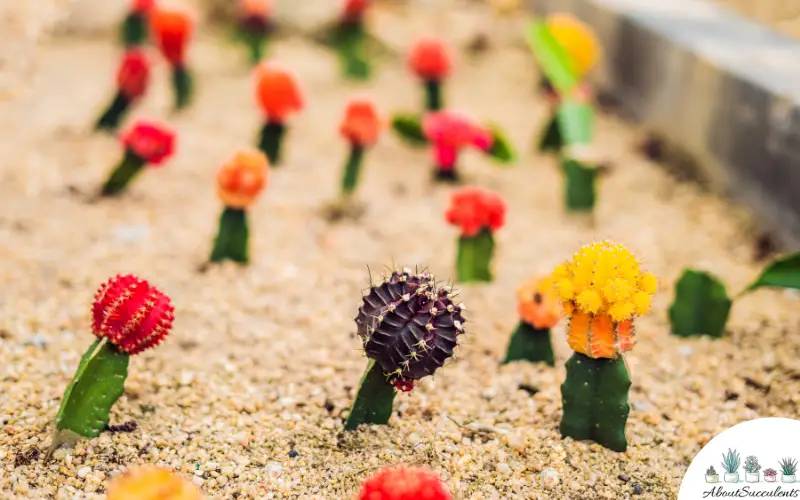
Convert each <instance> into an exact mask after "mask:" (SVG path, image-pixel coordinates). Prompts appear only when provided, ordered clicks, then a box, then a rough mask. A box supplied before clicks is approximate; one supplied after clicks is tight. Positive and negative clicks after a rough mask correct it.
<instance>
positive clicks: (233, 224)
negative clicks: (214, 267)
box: [209, 207, 250, 264]
mask: <svg viewBox="0 0 800 500" xmlns="http://www.w3.org/2000/svg"><path fill="white" fill-rule="evenodd" d="M249 237H250V232H249V230H248V227H247V212H245V211H244V210H243V209H240V208H231V207H225V209H224V210H223V211H222V215H220V218H219V232H218V233H217V238H216V239H215V240H214V248H213V249H212V251H211V258H210V259H209V261H210V262H221V261H223V260H231V261H233V262H239V263H241V264H246V263H248V262H249V261H250V252H249V247H248V240H249Z"/></svg>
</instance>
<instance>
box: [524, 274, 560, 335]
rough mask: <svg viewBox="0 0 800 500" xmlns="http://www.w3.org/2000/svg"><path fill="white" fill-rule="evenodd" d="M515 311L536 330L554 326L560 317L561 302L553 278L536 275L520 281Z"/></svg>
mask: <svg viewBox="0 0 800 500" xmlns="http://www.w3.org/2000/svg"><path fill="white" fill-rule="evenodd" d="M516 295H517V312H518V313H519V317H520V319H522V321H524V322H526V323H528V324H529V325H532V326H533V327H534V328H536V329H537V330H545V329H550V328H552V327H554V326H555V325H556V324H558V322H559V320H560V319H561V303H560V301H559V300H558V294H557V293H556V290H555V287H554V286H553V278H552V277H551V276H547V277H537V278H532V279H529V280H528V281H526V282H524V283H522V284H521V285H520V286H519V287H517V290H516Z"/></svg>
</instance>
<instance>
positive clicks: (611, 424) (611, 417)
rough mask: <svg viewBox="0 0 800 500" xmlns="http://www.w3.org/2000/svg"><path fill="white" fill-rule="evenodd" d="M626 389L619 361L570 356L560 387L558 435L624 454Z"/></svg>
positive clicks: (627, 408)
mask: <svg viewBox="0 0 800 500" xmlns="http://www.w3.org/2000/svg"><path fill="white" fill-rule="evenodd" d="M630 386H631V379H630V377H629V376H628V370H627V369H626V367H625V362H624V360H623V359H622V358H617V359H606V358H599V359H593V358H590V357H589V356H586V355H584V354H580V353H577V352H576V353H575V354H573V355H572V357H571V358H570V359H569V360H568V361H567V378H566V380H565V381H564V383H563V384H562V385H561V401H562V407H563V415H562V417H561V425H560V430H561V436H562V437H570V438H573V439H575V440H592V441H594V442H596V443H598V444H600V445H602V446H605V447H606V448H608V449H610V450H614V451H619V452H622V451H625V450H626V449H627V447H628V442H627V439H626V438H625V424H626V422H627V421H628V414H629V413H630V406H629V405H628V389H629V388H630Z"/></svg>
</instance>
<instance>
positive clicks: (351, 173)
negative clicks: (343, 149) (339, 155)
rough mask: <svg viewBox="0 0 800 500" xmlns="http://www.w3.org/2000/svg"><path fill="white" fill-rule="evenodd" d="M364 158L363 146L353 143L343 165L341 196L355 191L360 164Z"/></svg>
mask: <svg viewBox="0 0 800 500" xmlns="http://www.w3.org/2000/svg"><path fill="white" fill-rule="evenodd" d="M363 160H364V147H363V146H360V145H358V144H353V145H352V146H351V148H350V155H349V156H348V158H347V163H346V164H345V166H344V176H343V177H342V196H349V195H351V194H352V193H353V191H355V189H356V185H357V184H358V176H359V174H360V173H361V164H362V163H363Z"/></svg>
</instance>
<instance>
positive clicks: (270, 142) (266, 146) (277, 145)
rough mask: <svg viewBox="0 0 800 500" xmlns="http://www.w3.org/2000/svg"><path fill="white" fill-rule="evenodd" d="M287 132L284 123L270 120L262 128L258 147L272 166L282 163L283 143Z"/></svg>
mask: <svg viewBox="0 0 800 500" xmlns="http://www.w3.org/2000/svg"><path fill="white" fill-rule="evenodd" d="M285 132H286V127H285V126H284V125H283V123H277V122H271V121H268V122H267V123H265V124H264V126H263V127H262V128H261V134H260V135H259V138H258V149H260V150H261V151H262V152H263V153H264V154H265V155H266V156H267V159H268V160H269V164H270V166H271V167H275V166H278V165H280V162H281V143H282V142H283V136H284V134H285Z"/></svg>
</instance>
